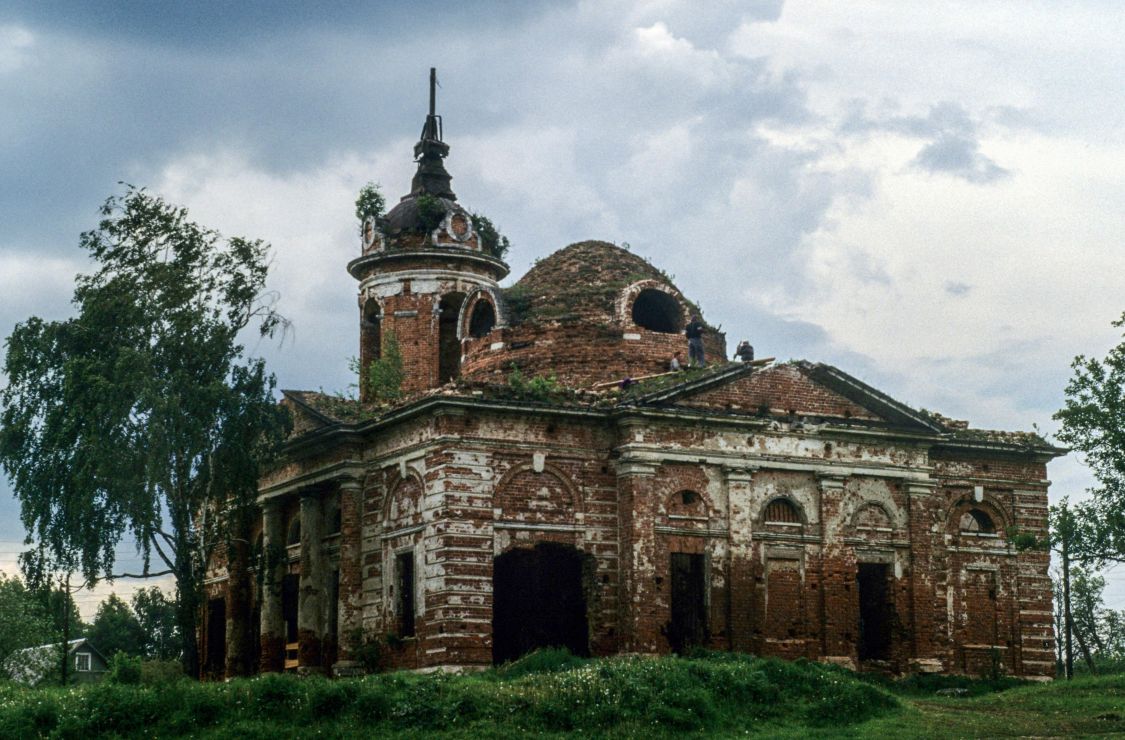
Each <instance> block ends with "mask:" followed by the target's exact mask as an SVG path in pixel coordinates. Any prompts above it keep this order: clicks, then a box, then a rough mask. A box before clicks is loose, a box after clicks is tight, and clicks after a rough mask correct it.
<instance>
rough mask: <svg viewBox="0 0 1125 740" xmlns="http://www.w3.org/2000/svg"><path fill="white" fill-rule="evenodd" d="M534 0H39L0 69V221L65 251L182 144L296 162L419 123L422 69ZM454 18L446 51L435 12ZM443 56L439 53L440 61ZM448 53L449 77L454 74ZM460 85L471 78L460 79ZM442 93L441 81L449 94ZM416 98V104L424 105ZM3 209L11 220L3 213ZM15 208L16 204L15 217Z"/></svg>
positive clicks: (11, 15) (20, 241)
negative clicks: (120, 188)
mask: <svg viewBox="0 0 1125 740" xmlns="http://www.w3.org/2000/svg"><path fill="white" fill-rule="evenodd" d="M541 9H542V6H541V5H540V4H537V3H512V4H504V3H501V4H490V3H455V4H448V3H428V4H421V5H419V4H403V3H376V4H370V3H347V2H334V3H332V2H329V3H315V4H314V3H287V4H277V3H226V2H223V3H219V2H204V3H167V4H162V5H161V6H160V9H159V11H157V10H156V9H155V8H154V6H153V5H152V4H151V3H137V2H125V3H74V4H72V5H64V4H55V3H37V2H28V3H20V2H17V3H15V4H8V5H5V6H4V8H3V10H0V26H4V25H8V26H12V27H16V28H20V29H23V30H25V31H27V32H28V33H29V34H30V35H31V37H32V39H33V41H32V43H31V44H30V45H29V46H28V47H27V48H24V49H22V50H21V52H20V53H21V56H22V59H23V62H22V63H21V64H19V65H17V66H16V67H15V68H14V69H11V70H8V71H7V72H6V73H5V71H4V70H3V68H0V100H3V101H5V105H4V106H3V108H4V109H5V110H4V112H3V113H2V114H0V220H2V221H3V222H4V230H3V233H2V234H0V239H2V240H3V241H2V244H3V246H5V247H6V248H9V249H20V250H35V251H37V252H39V253H43V252H53V253H56V254H64V253H69V252H71V250H73V247H74V244H75V243H76V241H77V234H78V233H79V232H80V231H81V230H83V229H86V228H89V227H91V226H92V225H93V223H94V222H95V219H96V209H97V206H98V205H99V204H100V203H101V201H102V200H104V198H105V197H107V196H108V195H109V194H111V193H112V192H114V190H115V189H116V187H117V186H116V183H117V182H118V181H120V180H130V181H134V182H137V184H145V183H147V182H149V181H151V180H152V179H153V178H154V177H155V174H156V172H158V171H159V168H160V167H161V166H162V165H163V164H164V162H165V161H166V160H167V158H168V157H169V156H170V155H173V154H175V153H177V152H189V151H197V150H198V151H208V150H209V149H214V148H216V147H224V146H226V147H234V148H237V149H239V150H240V151H241V152H242V153H244V154H246V155H248V156H249V159H250V161H251V162H252V163H253V164H255V165H256V166H260V167H265V168H268V169H273V170H285V169H292V170H300V169H303V168H305V167H307V166H309V165H310V163H314V162H318V161H321V160H322V159H323V158H324V157H325V156H326V155H328V154H330V153H332V152H336V151H341V150H355V149H362V148H365V147H370V146H373V145H374V144H375V142H376V140H377V139H378V138H379V132H384V131H405V130H413V129H414V128H417V127H418V126H420V125H421V119H422V115H423V114H424V106H425V88H424V86H425V74H426V68H427V67H428V66H429V65H430V64H436V63H438V61H439V60H442V59H450V58H457V57H458V56H461V57H462V58H464V57H466V56H468V55H470V53H471V50H472V47H473V45H474V43H475V42H476V39H477V38H478V37H479V35H480V34H482V33H484V32H486V31H487V30H488V28H489V27H490V25H492V24H496V23H500V22H504V23H509V24H510V23H519V22H521V20H523V19H526V18H528V17H531V16H533V15H534V14H535V13H537V12H541ZM430 12H432V13H434V14H436V16H439V17H440V19H441V23H440V25H441V26H442V27H445V28H448V29H450V33H449V34H448V35H446V36H444V37H443V39H444V40H443V43H442V44H441V46H440V49H430V48H428V47H427V46H426V45H424V44H421V43H420V42H421V41H422V40H423V38H424V37H426V36H427V35H428V34H432V32H433V23H432V22H430V21H429V20H427V17H428V16H427V13H430ZM439 66H441V65H439ZM455 74H456V73H455V71H454V70H453V69H452V65H447V66H446V68H445V69H443V70H442V77H443V78H444V77H453V76H455ZM450 89H451V90H452V91H453V94H454V95H464V96H466V97H467V92H468V91H469V90H471V89H472V88H470V87H469V86H468V85H465V84H461V85H455V86H450ZM443 94H444V92H443ZM405 101H417V104H416V105H408V104H405ZM5 215H6V216H7V217H4V216H5ZM17 215H18V217H17Z"/></svg>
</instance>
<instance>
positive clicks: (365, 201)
mask: <svg viewBox="0 0 1125 740" xmlns="http://www.w3.org/2000/svg"><path fill="white" fill-rule="evenodd" d="M386 207H387V199H386V198H384V197H383V193H382V192H381V191H380V190H379V185H378V184H376V183H373V182H369V183H367V184H366V185H364V186H363V187H362V188H360V189H359V197H358V198H356V200H355V217H356V218H357V219H359V231H360V234H361V235H362V233H363V222H364V221H366V220H367V218H368V217H373V218H374V219H375V220H376V221H378V220H380V219H381V218H383V214H384V212H385V210H386Z"/></svg>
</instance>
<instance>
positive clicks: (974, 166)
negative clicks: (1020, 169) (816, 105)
mask: <svg viewBox="0 0 1125 740" xmlns="http://www.w3.org/2000/svg"><path fill="white" fill-rule="evenodd" d="M867 108H868V106H867V103H866V102H865V101H862V100H853V101H851V102H850V103H849V105H848V107H847V111H846V115H845V117H844V120H843V123H842V124H841V125H840V126H839V129H838V130H839V131H840V132H841V133H843V134H849V135H862V134H866V133H869V132H873V131H891V132H895V133H899V134H903V135H905V136H910V137H914V138H919V139H928V140H929V141H928V143H926V144H925V145H924V146H923V147H922V149H921V150H919V152H918V154H917V155H916V156H915V157H914V160H913V161H912V162H911V164H913V165H914V166H916V167H918V168H919V169H922V170H925V171H927V172H931V173H935V174H947V175H952V176H954V177H959V178H961V179H963V180H965V181H967V182H971V183H978V184H984V183H989V182H994V181H996V180H1000V179H1003V178H1005V177H1007V176H1008V175H1009V174H1010V173H1009V172H1008V170H1006V169H1004V168H1003V167H1001V166H1000V165H998V164H997V163H996V162H994V161H993V160H992V159H990V158H989V157H987V156H986V155H984V154H983V153H982V152H981V151H980V142H979V140H978V139H979V129H980V123H979V122H978V121H976V120H974V119H973V118H972V117H971V116H970V115H969V113H968V111H966V110H965V109H964V108H963V107H962V106H961V105H959V104H957V103H950V102H942V103H938V104H937V105H934V106H932V107H931V108H930V110H929V113H928V114H927V115H925V116H899V115H885V116H871V115H869V113H868V110H867ZM1009 119H1010V120H1016V119H1015V111H1014V110H1012V109H1008V110H1006V111H1004V112H1001V114H1000V115H999V116H998V120H1009Z"/></svg>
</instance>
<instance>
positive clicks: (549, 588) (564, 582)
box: [492, 542, 590, 664]
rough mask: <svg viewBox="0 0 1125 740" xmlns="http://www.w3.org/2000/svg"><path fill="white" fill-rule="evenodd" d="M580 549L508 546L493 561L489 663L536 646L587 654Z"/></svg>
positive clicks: (549, 544) (549, 545) (553, 545)
mask: <svg viewBox="0 0 1125 740" xmlns="http://www.w3.org/2000/svg"><path fill="white" fill-rule="evenodd" d="M582 562H583V557H582V553H581V552H579V551H578V550H577V549H576V548H574V547H571V546H569V545H559V544H556V543H553V542H541V543H539V544H538V545H536V546H535V547H534V548H517V549H515V550H509V551H508V552H506V553H504V554H503V555H501V556H500V557H498V558H496V560H495V562H494V563H493V574H492V662H493V663H496V664H500V663H504V662H505V661H509V660H515V659H516V658H518V657H520V656H521V655H525V654H527V653H529V652H531V651H532V650H535V649H537V648H541V647H565V648H567V649H568V650H570V651H571V652H572V653H574V654H575V655H589V653H590V637H589V630H588V627H587V622H586V596H585V593H584V591H583V588H582Z"/></svg>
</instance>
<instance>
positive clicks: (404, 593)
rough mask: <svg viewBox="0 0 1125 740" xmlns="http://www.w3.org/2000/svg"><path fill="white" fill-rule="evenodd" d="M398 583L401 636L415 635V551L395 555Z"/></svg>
mask: <svg viewBox="0 0 1125 740" xmlns="http://www.w3.org/2000/svg"><path fill="white" fill-rule="evenodd" d="M395 573H396V575H397V577H396V579H395V580H396V581H397V585H398V617H399V627H400V630H399V632H400V634H399V636H400V637H413V636H414V552H413V551H410V552H401V553H399V554H398V555H397V556H396V557H395Z"/></svg>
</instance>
